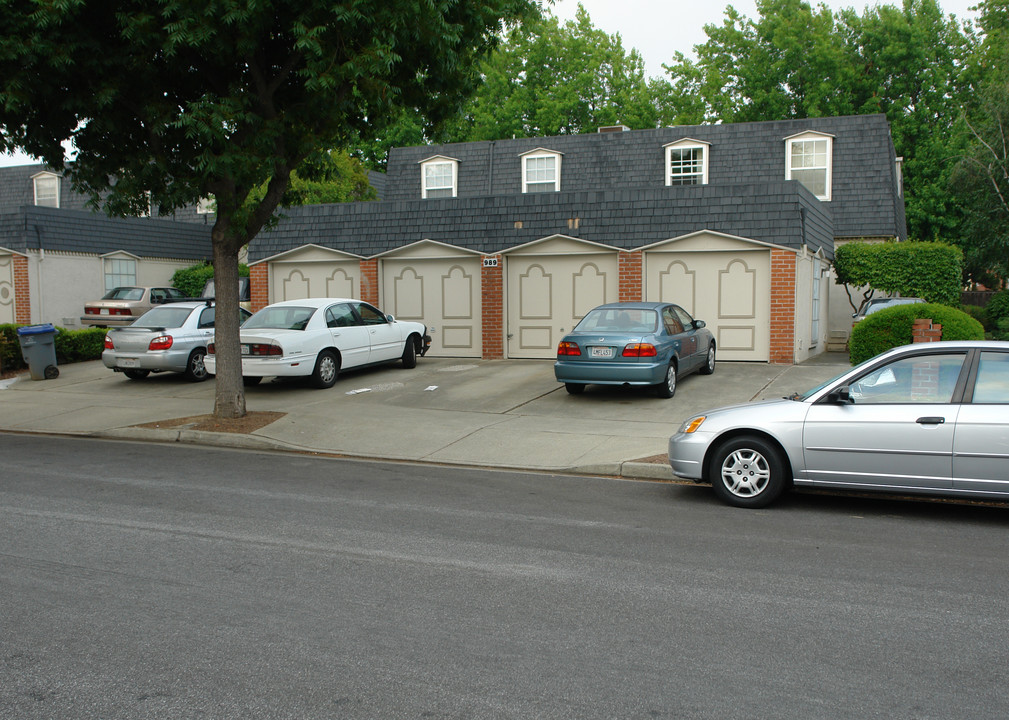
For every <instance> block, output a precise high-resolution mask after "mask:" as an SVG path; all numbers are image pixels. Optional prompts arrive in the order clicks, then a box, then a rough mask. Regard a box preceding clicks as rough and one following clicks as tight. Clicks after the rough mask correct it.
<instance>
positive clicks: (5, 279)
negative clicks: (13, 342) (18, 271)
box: [0, 255, 14, 324]
mask: <svg viewBox="0 0 1009 720" xmlns="http://www.w3.org/2000/svg"><path fill="white" fill-rule="evenodd" d="M13 322H14V258H13V256H11V255H0V324H7V323H13Z"/></svg>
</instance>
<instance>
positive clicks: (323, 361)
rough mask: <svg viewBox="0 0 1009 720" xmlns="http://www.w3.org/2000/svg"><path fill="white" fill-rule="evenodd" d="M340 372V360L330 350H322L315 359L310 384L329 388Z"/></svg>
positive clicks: (334, 382)
mask: <svg viewBox="0 0 1009 720" xmlns="http://www.w3.org/2000/svg"><path fill="white" fill-rule="evenodd" d="M339 374H340V361H339V360H338V359H337V357H336V353H334V352H333V351H332V350H323V351H322V352H321V353H319V357H318V358H317V359H316V361H315V370H313V371H312V384H313V385H315V387H317V388H320V389H325V388H331V387H333V385H334V384H336V378H337V376H338V375H339Z"/></svg>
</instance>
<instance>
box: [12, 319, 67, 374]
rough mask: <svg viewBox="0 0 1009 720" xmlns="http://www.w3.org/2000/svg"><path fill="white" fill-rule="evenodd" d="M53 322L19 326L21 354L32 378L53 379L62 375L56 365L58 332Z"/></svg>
mask: <svg viewBox="0 0 1009 720" xmlns="http://www.w3.org/2000/svg"><path fill="white" fill-rule="evenodd" d="M58 332H59V330H57V329H56V328H55V327H54V326H53V324H52V323H45V324H44V325H28V326H27V327H19V328H18V341H19V342H20V343H21V355H22V357H24V359H25V362H26V363H28V370H29V371H30V372H31V375H32V380H52V379H53V378H57V377H59V376H60V369H59V368H58V367H56V333H58Z"/></svg>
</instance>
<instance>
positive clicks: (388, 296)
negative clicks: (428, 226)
mask: <svg viewBox="0 0 1009 720" xmlns="http://www.w3.org/2000/svg"><path fill="white" fill-rule="evenodd" d="M447 250H448V249H447V247H446V246H442V245H440V244H438V243H425V244H424V245H423V246H420V247H418V246H416V245H415V246H411V247H410V248H404V249H403V251H402V253H401V254H397V253H396V252H394V253H390V254H386V255H383V256H382V257H381V266H382V270H381V274H382V282H381V288H382V294H381V297H382V309H383V310H385V311H386V312H388V313H392V314H393V315H395V316H396V318H397V319H400V320H414V321H416V322H422V323H424V324H425V325H427V326H428V332H429V333H430V335H431V349H430V350H429V351H428V354H429V355H432V356H438V357H480V356H481V354H482V352H483V340H482V334H481V317H482V313H481V295H480V266H481V256H479V255H477V254H473V255H459V254H458V249H457V248H453V249H452V250H454V251H455V253H456V254H455V255H454V256H449V257H423V256H420V257H418V256H416V255H423V254H427V255H431V254H435V255H437V254H442V255H445V254H446V251H447ZM404 255H405V256H404Z"/></svg>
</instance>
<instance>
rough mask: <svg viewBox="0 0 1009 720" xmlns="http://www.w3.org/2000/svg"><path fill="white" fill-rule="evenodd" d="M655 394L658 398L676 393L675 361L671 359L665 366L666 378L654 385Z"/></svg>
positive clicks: (668, 396)
mask: <svg viewBox="0 0 1009 720" xmlns="http://www.w3.org/2000/svg"><path fill="white" fill-rule="evenodd" d="M655 394H656V395H658V396H659V397H660V398H671V397H672V396H673V395H675V394H676V361H675V360H672V361H670V363H669V366H668V367H666V378H665V380H663V381H662V382H660V383H659V384H658V385H656V386H655Z"/></svg>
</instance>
